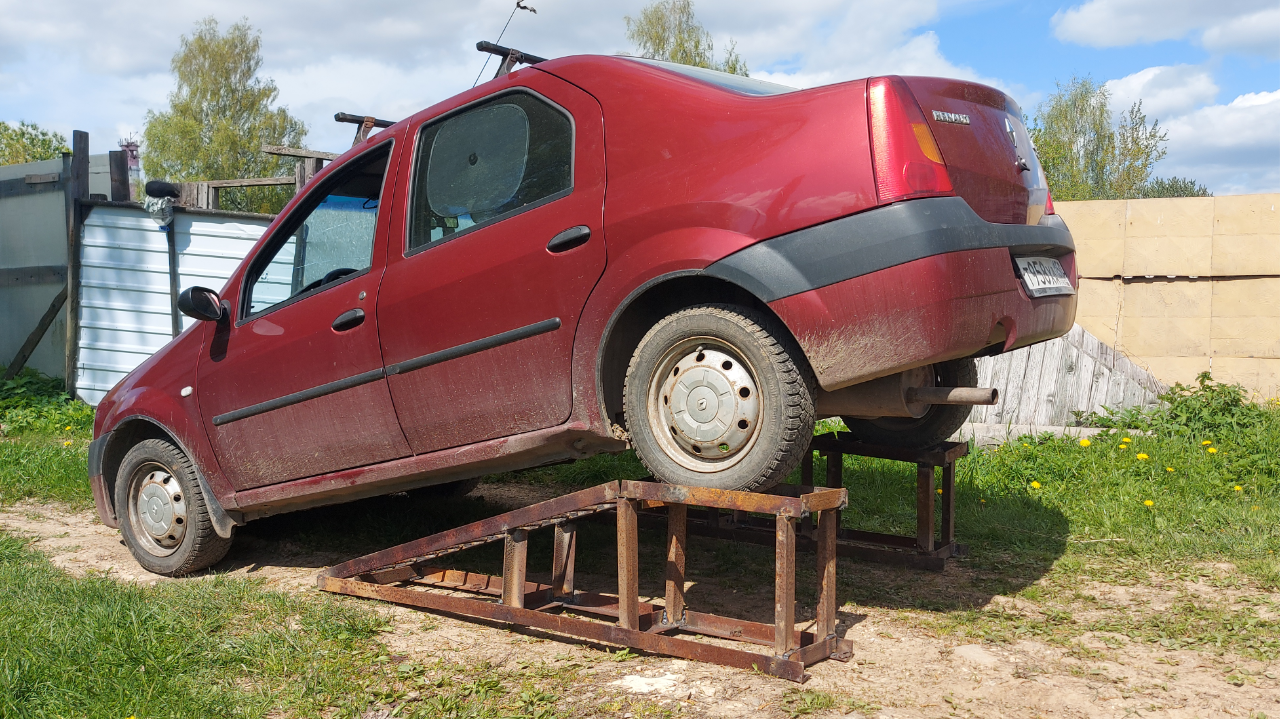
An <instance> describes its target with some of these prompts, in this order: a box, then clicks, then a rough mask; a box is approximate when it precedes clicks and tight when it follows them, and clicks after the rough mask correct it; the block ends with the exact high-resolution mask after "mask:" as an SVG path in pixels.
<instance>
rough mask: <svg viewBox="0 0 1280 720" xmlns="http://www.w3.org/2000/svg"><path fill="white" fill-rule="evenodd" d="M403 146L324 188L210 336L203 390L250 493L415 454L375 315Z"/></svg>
mask: <svg viewBox="0 0 1280 720" xmlns="http://www.w3.org/2000/svg"><path fill="white" fill-rule="evenodd" d="M392 145H393V140H392V139H391V138H389V139H388V140H387V141H385V142H383V143H381V144H380V145H378V146H376V147H374V148H371V149H370V150H368V151H366V152H365V153H364V154H363V155H361V156H359V157H357V158H354V159H352V160H349V161H347V162H346V163H344V166H343V167H342V168H336V169H335V171H334V172H333V173H332V174H330V175H328V176H326V177H325V178H323V179H322V180H320V181H319V183H318V184H317V185H315V186H314V187H312V188H311V189H310V191H309V192H308V194H307V197H306V198H305V199H304V200H303V201H302V202H301V203H300V204H298V205H296V206H295V207H294V209H293V211H292V212H291V213H290V216H289V217H288V218H286V219H285V220H284V221H283V222H281V223H280V224H279V225H277V226H276V228H275V230H274V231H273V233H272V236H271V238H270V239H269V240H268V241H267V242H266V243H264V244H263V245H261V246H260V248H259V250H258V252H257V253H256V254H255V256H254V257H253V259H252V260H251V261H250V262H249V264H248V265H247V269H246V270H245V272H244V275H243V277H242V278H241V279H240V281H239V282H233V283H231V284H230V285H229V286H228V294H229V295H234V296H235V297H228V298H224V300H225V301H226V302H227V303H228V304H229V305H230V306H231V307H232V308H233V311H232V318H231V320H230V321H229V322H227V321H224V322H223V323H221V324H219V326H218V328H217V330H216V331H213V332H211V333H210V337H211V340H210V341H209V342H208V343H207V345H206V347H205V349H204V351H203V352H202V355H201V358H200V365H199V370H198V375H197V387H198V388H199V398H200V411H201V415H202V416H203V419H204V424H205V429H206V430H207V432H208V434H209V438H210V440H211V441H212V442H213V447H214V452H215V453H216V454H217V456H218V462H219V464H220V465H221V466H222V469H223V472H224V473H226V475H227V476H228V477H229V478H230V479H231V482H232V484H234V485H235V487H236V488H237V489H239V490H244V489H246V488H252V487H258V486H261V485H267V484H270V483H277V482H283V481H285V480H293V479H296V478H302V477H308V476H312V475H318V474H321V473H326V472H331V471H334V470H342V469H345V468H350V467H356V466H359V465H367V464H369V463H374V462H379V461H382V460H390V459H393V458H398V457H404V456H406V455H409V454H410V451H409V447H408V444H407V443H406V442H405V439H404V435H403V433H401V432H400V426H399V424H398V423H397V422H396V416H395V409H394V407H393V406H392V403H391V395H390V392H389V391H388V389H387V383H386V380H385V379H384V378H383V370H382V354H381V352H380V350H379V348H378V322H377V317H376V313H375V312H374V307H375V303H376V299H377V297H378V284H379V281H380V280H381V278H382V273H383V269H384V266H385V257H386V226H387V223H388V222H389V217H388V215H389V213H388V212H387V207H388V206H389V205H390V198H391V197H392V196H393V195H394V193H393V188H394V178H395V172H394V163H393V158H394V157H395V156H394V154H393V153H392ZM389 164H391V165H392V167H390V168H388V165H389ZM383 200H387V201H388V202H383Z"/></svg>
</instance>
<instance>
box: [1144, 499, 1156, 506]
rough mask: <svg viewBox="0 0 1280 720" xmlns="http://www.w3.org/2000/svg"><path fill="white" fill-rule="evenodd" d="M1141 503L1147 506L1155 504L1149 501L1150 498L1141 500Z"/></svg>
mask: <svg viewBox="0 0 1280 720" xmlns="http://www.w3.org/2000/svg"><path fill="white" fill-rule="evenodd" d="M1142 504H1143V505H1146V506H1147V507H1151V506H1152V505H1155V503H1153V502H1151V501H1150V500H1143V501H1142Z"/></svg>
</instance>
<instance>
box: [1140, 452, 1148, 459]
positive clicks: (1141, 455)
mask: <svg viewBox="0 0 1280 720" xmlns="http://www.w3.org/2000/svg"><path fill="white" fill-rule="evenodd" d="M1147 457H1148V456H1147V454H1146V453H1138V459H1139V460H1146V459H1147Z"/></svg>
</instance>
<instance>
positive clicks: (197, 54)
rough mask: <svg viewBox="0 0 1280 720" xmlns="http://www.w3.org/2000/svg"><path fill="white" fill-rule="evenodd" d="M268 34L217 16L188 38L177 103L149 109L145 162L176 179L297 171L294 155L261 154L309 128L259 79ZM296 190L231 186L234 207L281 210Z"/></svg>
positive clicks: (225, 197) (153, 171)
mask: <svg viewBox="0 0 1280 720" xmlns="http://www.w3.org/2000/svg"><path fill="white" fill-rule="evenodd" d="M261 48H262V37H261V35H260V34H259V33H257V32H255V31H254V30H253V28H252V27H251V26H250V25H249V23H248V21H247V20H241V21H240V22H238V23H236V24H234V25H232V26H231V27H229V28H227V32H226V34H222V33H220V32H219V31H218V21H217V20H215V19H214V18H212V17H209V18H205V19H204V20H201V21H200V22H198V23H196V27H195V31H194V32H193V33H192V34H191V36H190V37H187V36H183V38H182V41H181V45H180V47H179V48H178V52H177V53H175V54H174V56H173V60H172V61H171V62H170V64H169V67H170V69H171V70H172V71H173V76H174V79H175V80H176V87H175V88H174V90H173V92H172V93H170V94H169V109H168V110H165V111H163V112H154V111H147V120H146V129H145V130H143V134H142V158H141V159H142V167H143V169H144V170H145V171H146V173H147V175H149V176H150V177H153V178H159V179H164V180H168V181H170V182H191V181H196V180H234V179H238V178H251V177H273V176H281V175H289V174H291V173H292V172H293V167H294V163H293V161H291V160H287V159H284V158H278V157H275V156H271V155H267V154H265V153H263V152H261V150H260V148H261V147H262V146H263V145H289V146H293V147H300V146H301V144H302V141H303V139H304V138H305V137H306V135H307V126H306V125H305V124H304V123H303V122H302V121H301V120H298V119H297V118H295V117H293V116H291V115H290V114H289V111H288V109H287V108H284V107H278V108H273V107H272V105H273V104H274V103H275V101H276V98H277V97H278V96H279V94H280V92H279V90H277V89H276V85H275V83H274V82H272V80H271V79H270V78H261V77H258V70H259V69H260V68H261V67H262V54H261ZM291 194H292V192H291V191H290V190H286V189H282V188H247V189H244V190H239V191H235V192H223V193H222V198H221V206H222V207H223V208H226V209H230V210H249V211H256V212H276V211H278V210H279V209H280V207H282V206H283V205H284V203H285V202H287V201H288V199H289V197H290V196H291Z"/></svg>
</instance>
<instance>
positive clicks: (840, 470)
mask: <svg viewBox="0 0 1280 720" xmlns="http://www.w3.org/2000/svg"><path fill="white" fill-rule="evenodd" d="M827 487H829V488H842V487H844V454H843V453H829V454H828V455H827ZM835 513H836V522H835V524H836V527H840V511H839V510H836V511H835Z"/></svg>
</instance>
